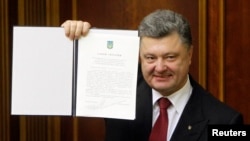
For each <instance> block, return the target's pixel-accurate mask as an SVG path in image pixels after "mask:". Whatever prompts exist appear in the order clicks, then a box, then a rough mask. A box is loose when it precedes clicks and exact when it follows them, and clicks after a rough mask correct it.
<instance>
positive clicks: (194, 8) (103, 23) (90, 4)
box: [77, 0, 204, 80]
mask: <svg viewBox="0 0 250 141" xmlns="http://www.w3.org/2000/svg"><path fill="white" fill-rule="evenodd" d="M201 1H204V0H200V1H199V0H184V1H183V0H154V1H152V0H136V1H135V0H126V1H123V0H117V1H114V0H102V1H99V0H84V1H83V0H80V1H77V2H78V3H77V6H78V7H77V15H78V16H77V19H79V20H85V21H89V22H90V23H91V24H92V27H97V28H120V29H137V27H138V25H139V23H140V21H141V20H142V19H143V17H144V16H146V15H147V14H149V13H150V12H152V11H154V10H156V9H171V10H174V11H177V12H179V13H181V14H182V15H184V16H185V17H186V18H187V19H188V20H189V21H190V24H191V27H192V34H193V39H194V47H195V51H194V56H193V62H192V67H191V73H192V74H193V76H194V78H195V79H197V80H198V74H199V73H198V70H199V69H198V67H199V65H198V52H199V36H198V28H199V24H198V21H199V19H198V16H199V7H198V5H199V2H201Z"/></svg>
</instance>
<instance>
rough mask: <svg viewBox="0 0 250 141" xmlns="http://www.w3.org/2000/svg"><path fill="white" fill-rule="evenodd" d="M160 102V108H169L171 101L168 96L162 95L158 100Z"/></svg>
mask: <svg viewBox="0 0 250 141" xmlns="http://www.w3.org/2000/svg"><path fill="white" fill-rule="evenodd" d="M158 104H159V107H160V109H167V108H168V106H169V105H170V104H171V102H170V101H169V100H168V99H167V98H164V97H162V98H160V99H159V100H158Z"/></svg>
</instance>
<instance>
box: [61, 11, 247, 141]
mask: <svg viewBox="0 0 250 141" xmlns="http://www.w3.org/2000/svg"><path fill="white" fill-rule="evenodd" d="M62 26H63V27H64V29H65V34H66V36H68V37H69V38H71V39H72V38H75V37H76V38H79V37H80V36H81V35H86V34H87V32H88V29H89V28H90V24H89V23H88V22H83V21H70V20H68V21H66V22H64V23H63V24H62ZM138 32H139V37H140V62H139V72H138V82H137V95H136V119H135V120H121V119H105V122H106V141H207V140H208V131H207V129H208V125H214V124H224V125H233V124H243V117H242V115H241V113H239V112H237V111H235V110H234V109H232V108H231V107H229V106H227V105H225V104H224V103H222V102H220V101H219V100H217V99H216V98H214V97H213V96H212V95H211V94H210V93H209V92H207V91H206V90H205V89H204V88H202V87H201V86H200V85H199V84H198V83H197V82H196V81H195V80H194V79H192V77H191V75H190V74H189V67H190V65H191V59H192V53H193V48H194V47H193V45H192V35H191V29H190V26H189V23H188V21H187V20H186V19H185V18H184V17H183V16H182V15H180V14H178V13H176V12H173V11H171V10H156V11H154V12H153V13H151V14H149V15H148V16H146V17H145V18H144V19H143V20H142V22H141V23H140V25H139V29H138ZM121 81H122V80H121Z"/></svg>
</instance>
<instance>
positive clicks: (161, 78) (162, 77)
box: [153, 74, 173, 81]
mask: <svg viewBox="0 0 250 141" xmlns="http://www.w3.org/2000/svg"><path fill="white" fill-rule="evenodd" d="M153 76H154V78H155V79H156V80H157V81H166V80H169V79H171V78H172V77H173V75H172V74H162V75H159V74H156V75H153Z"/></svg>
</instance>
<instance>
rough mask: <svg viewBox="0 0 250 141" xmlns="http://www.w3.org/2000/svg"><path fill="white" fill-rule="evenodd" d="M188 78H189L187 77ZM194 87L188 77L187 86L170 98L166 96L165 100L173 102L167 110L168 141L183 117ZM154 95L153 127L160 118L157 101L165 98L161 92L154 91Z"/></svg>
mask: <svg viewBox="0 0 250 141" xmlns="http://www.w3.org/2000/svg"><path fill="white" fill-rule="evenodd" d="M187 77H188V76H187ZM192 89H193V88H192V86H191V84H190V80H189V77H188V80H187V82H186V84H185V85H184V86H183V87H182V88H181V89H180V90H178V91H176V92H175V93H173V94H171V95H170V96H165V98H168V99H169V100H170V102H171V105H170V106H169V108H168V109H167V112H168V138H167V139H166V141H169V140H170V138H171V136H172V134H173V132H174V129H175V127H176V125H177V123H178V121H179V119H180V117H181V114H182V111H183V109H184V108H185V105H186V104H187V101H188V99H189V98H190V96H191V93H192ZM152 93H153V99H152V100H153V101H152V102H153V118H152V119H153V121H152V123H153V125H152V127H153V126H154V124H155V122H156V120H157V118H158V116H159V106H158V104H157V100H158V99H159V98H161V97H163V96H162V95H161V94H160V93H159V92H157V91H156V90H154V89H152Z"/></svg>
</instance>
